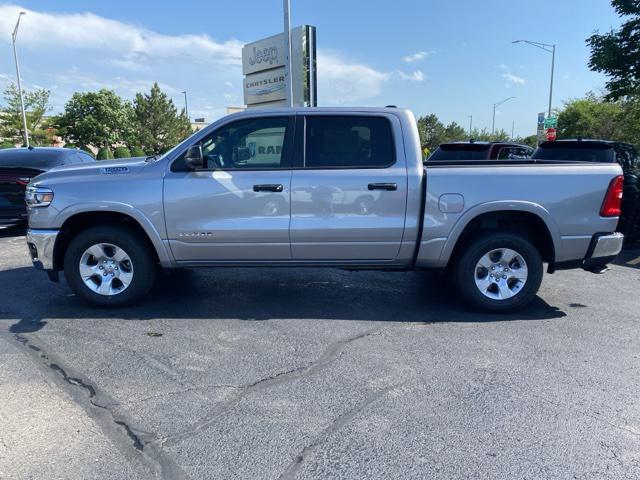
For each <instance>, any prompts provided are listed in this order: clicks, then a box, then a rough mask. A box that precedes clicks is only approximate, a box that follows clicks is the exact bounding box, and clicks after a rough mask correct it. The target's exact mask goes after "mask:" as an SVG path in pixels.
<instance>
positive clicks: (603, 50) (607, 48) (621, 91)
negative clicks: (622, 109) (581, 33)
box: [587, 0, 640, 100]
mask: <svg viewBox="0 0 640 480" xmlns="http://www.w3.org/2000/svg"><path fill="white" fill-rule="evenodd" d="M611 4H612V5H613V8H614V9H615V10H616V12H617V13H618V15H620V16H621V17H630V18H629V19H628V20H627V21H626V22H625V23H624V24H623V25H622V27H621V28H620V29H619V30H611V31H610V32H609V33H607V34H604V35H601V34H599V33H594V34H593V35H592V36H591V37H589V38H588V39H587V44H588V45H589V46H590V47H591V58H590V60H589V68H591V70H594V71H596V72H602V73H604V74H606V75H608V76H609V78H610V80H609V81H608V82H607V84H606V85H607V89H608V90H609V93H608V94H607V99H609V100H615V99H618V98H621V97H624V96H626V95H631V94H633V93H635V92H638V91H640V2H638V0H611Z"/></svg>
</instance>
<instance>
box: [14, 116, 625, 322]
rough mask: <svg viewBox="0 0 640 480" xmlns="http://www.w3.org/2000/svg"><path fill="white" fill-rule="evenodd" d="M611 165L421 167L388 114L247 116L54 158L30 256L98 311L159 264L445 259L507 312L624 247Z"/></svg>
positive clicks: (37, 206)
mask: <svg viewBox="0 0 640 480" xmlns="http://www.w3.org/2000/svg"><path fill="white" fill-rule="evenodd" d="M621 174H622V172H621V169H620V167H619V166H617V165H614V164H576V163H569V162H553V161H544V162H536V161H532V160H526V161H509V160H507V161H502V162H500V161H497V162H486V161H481V162H473V161H468V162H467V161H458V162H453V163H447V162H434V163H429V162H427V164H426V165H425V164H423V160H422V157H421V151H420V144H419V138H418V131H417V128H416V121H415V118H414V116H413V114H412V113H411V112H410V111H408V110H403V109H397V108H375V109H370V108H351V109H338V108H312V109H309V108H307V109H297V110H296V109H293V110H291V109H273V110H251V111H246V112H242V113H237V114H233V115H229V116H227V117H224V118H222V119H220V120H219V121H217V122H215V123H214V124H212V125H211V126H209V127H208V128H206V129H203V130H201V131H199V132H197V133H195V134H194V135H193V136H191V137H190V138H188V139H187V140H185V141H184V142H182V143H181V144H179V145H177V146H176V147H175V148H173V149H172V150H171V151H169V152H167V153H166V154H164V155H162V156H160V157H158V158H148V159H146V160H135V161H128V162H127V161H116V162H107V161H105V162H96V163H94V164H79V165H72V166H64V167H58V168H56V169H54V170H52V171H50V172H47V173H45V174H43V175H40V176H38V177H36V178H35V179H34V180H33V181H32V182H31V184H29V186H28V189H27V194H26V200H27V204H28V205H29V227H30V229H29V231H28V235H27V243H28V247H29V251H30V253H31V256H32V259H33V263H34V265H35V266H36V267H37V268H39V269H43V270H46V271H47V272H48V273H49V275H50V277H51V278H52V279H53V280H56V281H57V278H58V272H59V271H61V270H63V271H64V274H65V278H66V280H67V282H68V283H69V285H70V286H71V288H72V289H73V291H74V292H76V294H78V295H79V296H80V297H82V298H84V299H86V300H88V301H89V302H91V303H93V304H96V305H101V306H114V307H115V306H123V305H126V304H130V303H132V302H134V301H137V300H140V299H141V298H142V297H144V296H145V294H146V293H147V292H148V291H149V289H150V288H151V287H152V286H153V283H154V278H155V276H156V273H157V271H158V267H159V266H160V267H162V268H165V269H171V268H183V267H204V266H206V267H228V266H236V267H237V266H242V267H245V266H251V267H263V266H269V267H273V266H281V267H292V266H295V267H311V268H318V267H335V268H348V269H382V270H403V269H404V270H406V269H447V271H448V272H449V273H450V277H451V281H452V282H453V284H454V285H455V287H456V288H457V290H458V292H459V295H460V298H462V299H463V300H465V301H466V302H467V303H468V304H470V305H471V306H473V307H475V308H479V309H482V310H486V311H507V310H512V309H515V308H518V307H522V306H523V305H525V304H526V303H527V302H529V301H530V300H531V299H532V298H534V296H535V295H536V293H537V291H538V288H539V286H540V282H541V280H542V274H543V262H546V263H547V264H548V267H547V271H548V272H549V273H552V272H554V271H555V270H558V269H564V268H584V269H585V270H590V271H594V272H599V271H602V270H603V269H604V268H605V266H606V264H607V263H608V262H610V261H611V260H612V259H614V258H615V256H616V255H617V254H618V253H619V252H620V250H621V248H622V241H623V237H622V235H621V234H619V233H615V230H616V225H617V223H618V216H619V214H620V201H621V195H622V194H621V191H622V190H621V189H622V177H621Z"/></svg>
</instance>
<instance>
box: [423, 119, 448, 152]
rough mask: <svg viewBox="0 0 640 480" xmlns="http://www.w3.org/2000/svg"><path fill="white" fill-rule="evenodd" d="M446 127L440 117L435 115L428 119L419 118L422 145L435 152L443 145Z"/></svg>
mask: <svg viewBox="0 0 640 480" xmlns="http://www.w3.org/2000/svg"><path fill="white" fill-rule="evenodd" d="M444 129H445V127H444V125H443V124H442V122H441V121H440V120H438V117H437V116H436V115H434V114H433V113H431V114H429V115H427V116H426V117H420V118H418V134H419V135H420V144H421V145H422V146H423V147H425V146H426V147H427V148H428V149H429V150H431V151H433V150H434V149H435V148H437V147H438V145H440V144H441V143H442V141H441V140H442V137H443V135H444Z"/></svg>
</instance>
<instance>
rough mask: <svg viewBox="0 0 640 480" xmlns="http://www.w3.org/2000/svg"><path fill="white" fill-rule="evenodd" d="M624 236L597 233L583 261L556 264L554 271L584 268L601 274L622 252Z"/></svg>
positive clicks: (616, 233)
mask: <svg viewBox="0 0 640 480" xmlns="http://www.w3.org/2000/svg"><path fill="white" fill-rule="evenodd" d="M623 243H624V235H623V234H621V233H618V232H615V233H596V234H595V235H594V236H593V237H592V238H591V242H590V243H589V248H588V249H587V254H586V255H585V257H584V258H583V259H578V260H570V261H566V262H560V263H556V264H555V265H554V268H553V270H568V269H571V268H583V269H585V270H588V271H591V272H601V271H602V270H603V269H604V268H605V267H606V266H607V264H609V263H611V262H612V261H613V260H615V258H616V257H617V256H618V254H619V253H620V251H621V250H622V245H623ZM550 273H552V272H550Z"/></svg>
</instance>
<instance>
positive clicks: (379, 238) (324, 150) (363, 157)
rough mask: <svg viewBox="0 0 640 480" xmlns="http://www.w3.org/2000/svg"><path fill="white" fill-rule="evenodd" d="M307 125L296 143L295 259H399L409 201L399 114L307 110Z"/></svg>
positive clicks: (299, 121)
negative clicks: (382, 114)
mask: <svg viewBox="0 0 640 480" xmlns="http://www.w3.org/2000/svg"><path fill="white" fill-rule="evenodd" d="M301 121H302V118H299V119H298V123H301ZM302 130H303V129H302V128H300V129H299V130H298V131H302ZM304 131H305V141H304V148H303V147H302V142H296V143H297V144H298V143H300V145H301V147H300V148H299V149H298V148H297V149H296V150H297V151H296V154H295V156H296V158H295V162H294V164H296V166H297V167H298V168H297V169H295V170H294V171H293V176H292V182H291V252H292V256H293V259H294V260H305V261H307V260H322V261H334V260H335V261H338V262H340V261H378V260H383V261H388V260H393V259H395V258H396V257H397V256H398V253H399V250H400V245H401V242H402V236H403V234H404V224H405V212H406V207H407V168H406V163H405V156H404V146H403V143H402V137H401V131H400V124H399V122H398V120H397V119H396V118H395V117H393V116H372V115H325V114H318V115H316V114H308V115H306V116H305V127H304ZM300 157H301V158H300Z"/></svg>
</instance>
